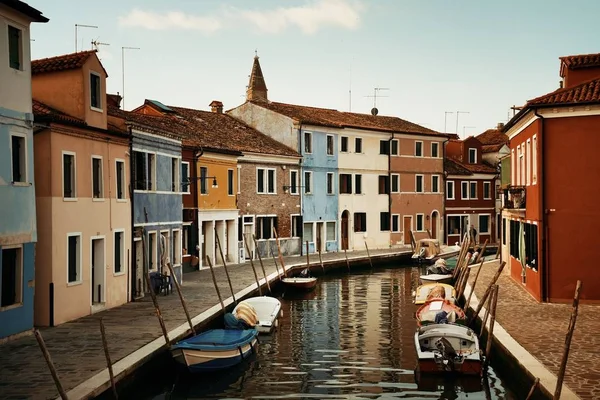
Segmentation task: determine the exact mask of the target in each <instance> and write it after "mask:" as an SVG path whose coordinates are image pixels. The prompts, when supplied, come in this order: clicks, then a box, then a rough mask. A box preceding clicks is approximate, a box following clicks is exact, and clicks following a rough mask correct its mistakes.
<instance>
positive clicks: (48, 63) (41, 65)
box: [31, 50, 96, 74]
mask: <svg viewBox="0 0 600 400" xmlns="http://www.w3.org/2000/svg"><path fill="white" fill-rule="evenodd" d="M95 53H96V50H88V51H80V52H78V53H72V54H64V55H61V56H56V57H50V58H42V59H40V60H32V61H31V73H32V74H41V73H44V72H57V71H65V70H69V69H77V68H81V67H82V66H83V64H85V62H86V61H87V59H88V58H89V57H90V56H91V55H92V54H95Z"/></svg>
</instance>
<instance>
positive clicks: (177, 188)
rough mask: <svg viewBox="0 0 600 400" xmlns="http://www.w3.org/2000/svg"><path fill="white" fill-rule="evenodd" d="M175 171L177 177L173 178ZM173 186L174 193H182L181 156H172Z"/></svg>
mask: <svg viewBox="0 0 600 400" xmlns="http://www.w3.org/2000/svg"><path fill="white" fill-rule="evenodd" d="M173 172H175V179H173ZM173 180H174V181H175V182H171V187H170V189H171V190H170V191H171V192H172V193H181V192H182V190H181V159H180V158H179V157H171V181H173Z"/></svg>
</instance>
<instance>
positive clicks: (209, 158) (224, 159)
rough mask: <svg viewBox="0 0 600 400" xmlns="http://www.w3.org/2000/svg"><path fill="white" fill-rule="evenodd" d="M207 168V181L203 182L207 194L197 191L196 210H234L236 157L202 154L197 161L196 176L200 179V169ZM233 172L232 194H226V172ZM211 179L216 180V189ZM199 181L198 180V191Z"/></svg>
mask: <svg viewBox="0 0 600 400" xmlns="http://www.w3.org/2000/svg"><path fill="white" fill-rule="evenodd" d="M202 167H205V168H207V175H206V176H208V177H210V178H208V179H206V180H205V185H206V189H207V194H202V193H200V190H198V208H201V209H207V210H235V209H236V194H237V157H234V156H220V155H211V154H210V153H204V155H203V156H202V157H200V158H199V159H198V163H197V167H196V176H198V177H200V176H201V174H200V168H202ZM229 170H232V171H233V192H232V194H231V195H230V194H229V192H228V187H227V185H228V171H229ZM213 177H215V178H216V179H217V187H213ZM200 185H201V181H200V180H198V189H200Z"/></svg>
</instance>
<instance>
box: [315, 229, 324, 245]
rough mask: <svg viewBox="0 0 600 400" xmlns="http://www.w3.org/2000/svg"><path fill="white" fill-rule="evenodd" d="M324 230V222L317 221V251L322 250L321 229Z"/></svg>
mask: <svg viewBox="0 0 600 400" xmlns="http://www.w3.org/2000/svg"><path fill="white" fill-rule="evenodd" d="M322 230H323V223H322V222H317V247H316V248H315V251H316V252H319V251H321V250H322V248H321V243H322V241H321V231H322Z"/></svg>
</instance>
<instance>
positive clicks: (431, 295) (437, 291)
mask: <svg viewBox="0 0 600 400" xmlns="http://www.w3.org/2000/svg"><path fill="white" fill-rule="evenodd" d="M432 299H439V300H444V299H445V300H450V301H451V302H452V303H456V290H455V289H454V287H453V286H452V285H448V284H445V283H427V284H424V285H421V286H419V287H417V290H415V293H414V303H415V304H417V305H419V304H423V303H425V302H426V301H427V300H432Z"/></svg>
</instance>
